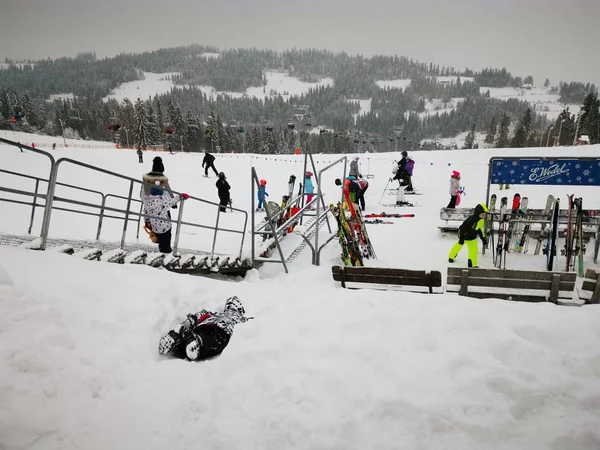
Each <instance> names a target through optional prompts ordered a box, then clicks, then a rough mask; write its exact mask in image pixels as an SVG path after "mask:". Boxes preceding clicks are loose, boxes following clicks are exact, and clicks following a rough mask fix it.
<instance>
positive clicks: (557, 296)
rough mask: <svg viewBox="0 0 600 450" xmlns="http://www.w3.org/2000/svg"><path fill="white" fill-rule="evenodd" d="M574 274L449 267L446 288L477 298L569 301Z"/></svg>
mask: <svg viewBox="0 0 600 450" xmlns="http://www.w3.org/2000/svg"><path fill="white" fill-rule="evenodd" d="M576 278H577V274H576V273H574V272H568V273H561V272H536V271H529V270H501V269H472V268H461V267H448V279H447V281H446V292H458V295H462V296H466V297H476V298H502V299H507V300H517V301H525V302H545V301H549V302H552V303H561V304H569V303H570V302H572V301H573V291H574V289H575V280H576Z"/></svg>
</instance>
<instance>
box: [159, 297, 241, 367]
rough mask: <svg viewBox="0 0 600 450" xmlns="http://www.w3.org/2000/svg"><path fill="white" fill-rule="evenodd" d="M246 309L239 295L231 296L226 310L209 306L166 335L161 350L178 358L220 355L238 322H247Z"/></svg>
mask: <svg viewBox="0 0 600 450" xmlns="http://www.w3.org/2000/svg"><path fill="white" fill-rule="evenodd" d="M244 314H246V311H245V309H244V306H243V305H242V302H241V301H240V299H239V298H238V297H229V298H228V299H227V300H226V301H225V306H224V308H223V311H222V312H212V311H207V310H205V309H203V310H201V311H199V312H196V313H193V314H188V316H187V319H186V320H184V321H183V322H182V323H180V324H179V325H177V326H176V327H175V328H174V329H172V330H170V331H169V332H168V333H167V334H166V335H164V336H163V337H162V338H161V339H160V341H159V343H158V352H159V353H160V354H161V355H169V356H172V357H174V358H179V359H187V360H189V361H202V360H205V359H208V358H213V357H215V356H218V355H220V354H221V353H222V352H223V350H225V347H227V344H229V341H230V340H231V336H232V335H233V329H234V327H235V326H236V325H237V324H238V323H243V322H247V321H248V320H250V319H252V317H245V316H244Z"/></svg>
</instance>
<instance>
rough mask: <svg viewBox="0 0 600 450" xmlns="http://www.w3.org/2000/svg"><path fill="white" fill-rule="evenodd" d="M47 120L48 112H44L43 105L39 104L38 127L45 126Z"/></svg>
mask: <svg viewBox="0 0 600 450" xmlns="http://www.w3.org/2000/svg"><path fill="white" fill-rule="evenodd" d="M47 122H48V114H47V113H46V108H44V105H41V106H40V116H39V120H38V126H39V127H40V129H43V128H44V127H45V126H46V123H47Z"/></svg>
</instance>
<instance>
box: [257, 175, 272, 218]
mask: <svg viewBox="0 0 600 450" xmlns="http://www.w3.org/2000/svg"><path fill="white" fill-rule="evenodd" d="M257 195H258V207H257V208H256V210H257V211H263V210H264V208H263V202H264V201H265V197H268V196H269V194H267V180H260V186H259V188H258V193H257Z"/></svg>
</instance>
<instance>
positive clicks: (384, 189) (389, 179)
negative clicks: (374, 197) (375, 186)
mask: <svg viewBox="0 0 600 450" xmlns="http://www.w3.org/2000/svg"><path fill="white" fill-rule="evenodd" d="M390 181H392V179H391V178H388V182H387V184H386V185H385V187H384V188H383V193H382V194H381V198H380V199H379V203H378V205H381V201H382V200H383V196H384V195H385V191H387V187H388V186H389V184H390Z"/></svg>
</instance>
